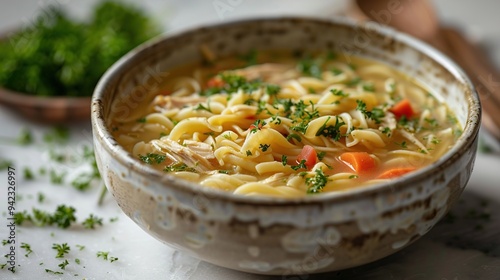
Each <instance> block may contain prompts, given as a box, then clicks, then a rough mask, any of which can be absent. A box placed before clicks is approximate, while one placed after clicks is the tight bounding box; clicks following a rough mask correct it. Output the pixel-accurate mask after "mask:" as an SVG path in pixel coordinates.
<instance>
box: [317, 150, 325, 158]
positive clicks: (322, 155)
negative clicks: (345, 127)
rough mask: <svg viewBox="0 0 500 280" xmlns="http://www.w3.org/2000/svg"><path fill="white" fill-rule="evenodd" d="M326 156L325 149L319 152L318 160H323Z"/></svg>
mask: <svg viewBox="0 0 500 280" xmlns="http://www.w3.org/2000/svg"><path fill="white" fill-rule="evenodd" d="M325 156H326V152H324V151H321V152H318V160H323V159H324V158H325Z"/></svg>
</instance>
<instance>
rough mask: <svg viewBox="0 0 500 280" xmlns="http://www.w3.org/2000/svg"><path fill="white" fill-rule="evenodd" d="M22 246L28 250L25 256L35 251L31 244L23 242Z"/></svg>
mask: <svg viewBox="0 0 500 280" xmlns="http://www.w3.org/2000/svg"><path fill="white" fill-rule="evenodd" d="M21 248H23V249H24V250H25V251H26V254H25V255H24V256H25V257H28V256H29V255H30V254H31V253H33V250H31V246H30V245H29V244H27V243H24V242H21Z"/></svg>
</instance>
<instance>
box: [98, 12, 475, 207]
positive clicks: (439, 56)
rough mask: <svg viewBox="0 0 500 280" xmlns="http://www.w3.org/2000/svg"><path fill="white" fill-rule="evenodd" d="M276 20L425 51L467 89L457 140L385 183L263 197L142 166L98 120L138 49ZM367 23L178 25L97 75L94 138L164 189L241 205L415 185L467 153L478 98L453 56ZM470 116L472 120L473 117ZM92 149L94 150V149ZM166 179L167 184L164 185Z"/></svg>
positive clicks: (329, 198) (328, 198)
mask: <svg viewBox="0 0 500 280" xmlns="http://www.w3.org/2000/svg"><path fill="white" fill-rule="evenodd" d="M280 21H307V22H315V23H319V24H330V25H337V26H339V25H340V26H344V27H347V28H350V29H353V30H354V29H357V28H360V29H362V30H364V29H365V30H368V28H369V30H368V31H370V32H374V31H375V32H376V33H378V34H380V35H382V36H385V37H386V38H391V39H392V40H394V41H397V42H400V43H403V44H404V45H406V46H409V47H410V48H413V49H415V50H416V51H417V52H420V53H422V54H424V55H425V56H427V57H429V58H430V59H431V60H433V61H435V62H436V63H438V64H439V65H441V66H442V67H443V68H444V69H446V71H448V72H450V74H451V75H452V76H453V77H454V79H456V80H458V81H459V82H460V83H462V84H464V85H466V91H467V92H468V96H466V100H467V101H468V108H467V113H468V115H467V118H466V121H465V126H464V127H463V131H462V134H461V136H460V137H459V138H458V139H457V141H456V143H455V145H453V147H451V148H450V149H449V150H448V151H447V152H446V153H445V154H444V155H443V156H442V157H441V158H439V159H438V160H437V161H435V162H433V163H431V164H429V165H427V166H425V167H423V168H421V169H418V170H417V171H415V172H412V173H411V174H408V175H406V176H403V177H400V178H397V179H394V180H392V181H389V182H382V183H376V184H373V185H369V186H363V187H359V188H352V189H349V190H342V191H339V192H328V193H322V194H319V195H310V196H308V195H306V196H304V197H298V198H281V197H267V196H243V195H235V194H233V193H231V192H227V191H223V190H218V189H213V188H209V187H200V185H199V184H196V183H193V182H189V181H186V180H182V179H180V178H178V177H175V176H174V175H169V174H165V173H162V172H160V171H158V170H156V169H154V168H152V167H149V166H147V165H146V164H143V163H141V162H139V161H138V160H137V159H134V158H133V157H132V156H131V155H130V153H129V152H128V151H126V150H125V149H124V148H123V147H122V146H120V145H119V144H118V143H117V142H116V141H115V140H114V138H113V137H112V136H111V133H110V131H109V129H107V126H106V122H105V120H104V119H103V109H104V108H103V106H102V102H103V98H104V93H105V92H106V91H107V87H108V86H109V84H110V83H111V82H114V81H117V80H118V82H119V80H121V78H120V76H121V75H122V74H123V73H126V72H127V69H128V68H127V67H126V66H129V64H131V63H132V62H138V61H140V57H141V54H142V53H145V52H146V53H147V50H148V49H150V48H152V47H154V46H156V45H159V44H162V43H163V42H164V41H167V40H171V39H173V38H177V37H182V36H189V35H190V34H193V33H197V32H199V31H201V30H207V29H214V28H220V27H227V26H231V25H241V24H250V23H253V22H255V23H257V22H280ZM369 23H370V26H369V27H368V26H364V25H363V22H359V21H356V20H353V19H349V18H344V17H331V18H328V19H325V18H319V17H310V16H261V17H249V18H242V19H237V20H231V21H225V22H222V23H212V24H204V25H201V26H195V27H190V28H185V29H181V30H177V31H175V32H169V33H166V34H162V35H159V36H157V37H156V38H153V39H151V40H149V41H147V42H146V43H144V44H142V45H140V46H138V47H136V48H135V49H133V50H132V51H130V52H129V53H127V54H126V55H125V56H123V57H122V58H120V59H119V60H118V61H117V62H115V63H114V64H113V65H112V66H111V67H110V68H109V69H108V70H107V71H106V72H105V74H104V75H103V76H102V77H101V79H100V80H99V82H98V84H97V86H96V88H95V90H94V94H93V95H92V105H91V108H92V112H91V120H92V128H93V134H94V139H95V141H100V142H101V144H102V146H103V147H104V149H105V150H106V152H108V153H109V154H110V155H111V156H112V157H114V158H115V159H116V160H118V161H119V162H120V163H121V164H123V165H124V166H127V167H128V168H131V169H134V170H135V171H136V172H138V173H140V174H141V175H143V176H147V177H150V178H154V179H155V180H157V181H159V183H160V184H162V185H163V186H164V187H165V188H173V189H175V190H178V191H182V192H189V193H191V194H193V195H204V196H206V197H207V198H209V199H219V200H223V201H227V202H234V203H238V204H240V205H268V206H276V207H283V206H291V205H298V204H300V205H303V204H317V203H330V202H338V201H339V200H346V199H347V200H350V199H357V198H360V197H366V196H370V195H375V194H379V193H385V192H393V193H394V192H397V191H399V190H401V189H403V188H405V187H406V186H408V185H412V184H418V183H419V182H420V181H424V180H425V179H427V178H430V177H432V176H431V175H436V174H437V173H439V172H441V170H443V169H445V168H446V167H448V166H450V165H452V164H453V163H454V162H455V160H456V159H457V158H460V157H461V156H462V155H464V154H465V153H466V152H468V151H469V150H470V149H471V148H472V147H473V145H474V142H475V140H476V138H477V135H478V133H479V128H480V123H481V104H480V100H479V96H478V93H477V91H476V89H475V87H474V85H473V84H472V82H471V80H470V79H469V78H468V76H467V75H466V74H465V71H463V70H462V68H461V67H460V66H458V65H457V64H456V63H455V62H454V61H452V60H451V59H450V58H449V57H447V56H446V55H445V54H443V53H442V52H440V51H439V50H437V49H435V48H434V47H432V46H430V45H429V44H427V43H425V42H423V41H421V40H419V39H417V38H414V37H412V36H411V35H408V34H405V33H402V32H399V31H397V30H395V29H393V28H391V27H388V26H383V25H380V24H377V23H375V27H374V24H373V22H369ZM474 120H475V121H474ZM96 153H97V150H96ZM166 183H168V186H167V185H166Z"/></svg>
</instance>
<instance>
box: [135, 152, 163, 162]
mask: <svg viewBox="0 0 500 280" xmlns="http://www.w3.org/2000/svg"><path fill="white" fill-rule="evenodd" d="M139 159H140V160H142V161H143V162H144V163H146V164H160V163H162V162H164V161H165V159H166V156H165V155H160V154H155V153H147V154H146V155H145V156H143V155H139Z"/></svg>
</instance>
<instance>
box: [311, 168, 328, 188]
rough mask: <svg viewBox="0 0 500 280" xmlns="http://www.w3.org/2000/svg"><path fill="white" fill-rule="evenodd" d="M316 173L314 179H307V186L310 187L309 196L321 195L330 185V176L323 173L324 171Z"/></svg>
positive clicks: (317, 170) (320, 170)
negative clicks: (328, 184)
mask: <svg viewBox="0 0 500 280" xmlns="http://www.w3.org/2000/svg"><path fill="white" fill-rule="evenodd" d="M315 173H316V174H315V176H314V177H311V178H306V185H307V186H308V189H307V193H309V194H316V193H321V192H322V190H323V188H324V187H325V186H326V184H327V183H328V176H326V175H325V173H323V170H322V169H320V168H318V169H316V170H315Z"/></svg>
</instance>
